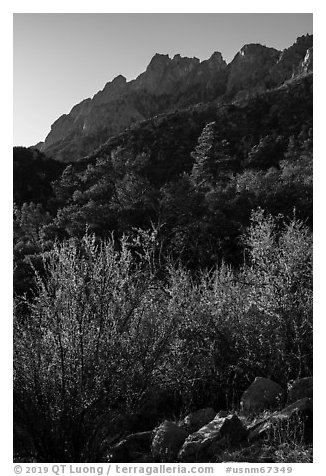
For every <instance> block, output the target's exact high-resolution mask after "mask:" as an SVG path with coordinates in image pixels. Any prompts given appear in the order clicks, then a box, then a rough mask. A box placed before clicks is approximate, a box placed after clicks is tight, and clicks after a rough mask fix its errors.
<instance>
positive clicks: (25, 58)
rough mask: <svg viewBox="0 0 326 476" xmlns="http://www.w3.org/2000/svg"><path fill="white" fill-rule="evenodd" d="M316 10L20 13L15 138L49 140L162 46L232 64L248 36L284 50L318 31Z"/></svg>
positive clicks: (17, 140) (168, 51) (138, 70)
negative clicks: (55, 127)
mask: <svg viewBox="0 0 326 476" xmlns="http://www.w3.org/2000/svg"><path fill="white" fill-rule="evenodd" d="M312 17H313V15H312V14H309V13H288V14H286V13H279V14H278V13H257V14H255V13H241V14H236V13H232V14H228V13H179V14H177V13H145V14H143V13H121V14H119V13H93V14H90V13H16V14H14V15H13V23H14V36H13V66H14V74H13V92H14V95H13V96H14V110H13V115H14V145H23V146H31V145H34V144H36V143H37V142H39V141H43V140H44V139H45V137H46V136H47V134H48V133H49V132H50V127H51V124H52V123H53V122H54V121H55V120H56V119H57V118H58V117H60V116H61V115H62V114H67V113H69V111H70V110H71V108H72V107H73V106H74V105H75V104H77V103H79V102H80V101H82V100H83V99H86V98H88V97H92V96H94V94H95V93H96V92H97V91H99V90H101V89H103V87H104V86H105V84H106V83H107V82H108V81H112V79H113V78H114V77H116V76H118V75H119V74H122V75H123V76H125V77H126V78H127V80H128V81H129V80H131V79H134V78H136V77H137V76H138V75H139V74H140V73H142V72H143V71H144V70H145V69H146V67H147V65H148V63H149V62H150V60H151V58H152V57H153V55H154V54H155V53H163V54H169V55H170V56H171V57H173V56H174V54H177V53H179V54H181V56H189V57H194V56H196V57H197V58H199V59H200V60H204V59H207V58H209V57H210V56H211V55H212V53H213V52H214V51H220V52H221V53H222V55H223V57H224V59H225V60H226V61H227V62H228V63H229V62H230V61H231V60H232V59H233V57H234V56H235V54H236V53H237V52H238V51H239V49H240V48H241V47H242V46H243V45H245V44H247V43H261V44H263V45H266V46H271V47H274V48H277V49H280V50H282V49H284V48H287V47H289V46H290V45H292V44H293V43H294V42H295V40H296V38H297V37H298V36H301V35H304V34H306V33H312V32H313V31H312Z"/></svg>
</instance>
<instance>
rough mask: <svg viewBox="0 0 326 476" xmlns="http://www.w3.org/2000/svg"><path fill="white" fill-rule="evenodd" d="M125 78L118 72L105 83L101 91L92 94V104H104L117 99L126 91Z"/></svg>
mask: <svg viewBox="0 0 326 476" xmlns="http://www.w3.org/2000/svg"><path fill="white" fill-rule="evenodd" d="M126 86H127V80H126V78H125V77H124V76H122V75H121V74H119V76H117V77H116V78H114V79H113V80H112V81H111V82H108V83H106V85H105V86H104V88H103V89H102V91H99V92H98V93H96V94H95V95H94V96H93V100H92V105H99V104H105V103H107V102H111V101H113V100H116V99H118V98H119V97H120V96H121V95H122V94H124V92H125V91H126Z"/></svg>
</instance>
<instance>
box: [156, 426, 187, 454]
mask: <svg viewBox="0 0 326 476" xmlns="http://www.w3.org/2000/svg"><path fill="white" fill-rule="evenodd" d="M188 435H189V433H188V431H186V430H185V429H184V428H181V427H179V426H178V425H177V424H176V423H173V422H172V421H165V422H164V423H162V424H161V425H160V426H159V427H158V428H157V429H156V430H155V434H154V438H153V441H152V455H153V458H154V461H155V462H157V463H172V462H173V461H175V460H176V456H177V454H178V451H179V449H180V448H181V446H182V444H183V442H184V441H185V439H186V438H187V436H188Z"/></svg>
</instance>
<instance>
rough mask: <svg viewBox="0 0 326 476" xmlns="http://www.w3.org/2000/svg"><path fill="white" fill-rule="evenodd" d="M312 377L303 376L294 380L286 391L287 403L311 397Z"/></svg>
mask: <svg viewBox="0 0 326 476" xmlns="http://www.w3.org/2000/svg"><path fill="white" fill-rule="evenodd" d="M312 387H313V378H312V377H305V378H300V379H298V380H295V381H294V382H293V384H292V385H291V387H290V390H289V391H288V399H287V401H288V403H292V402H296V401H297V400H301V399H302V398H305V397H309V398H312Z"/></svg>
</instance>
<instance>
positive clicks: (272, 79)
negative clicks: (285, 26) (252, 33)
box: [40, 35, 313, 162]
mask: <svg viewBox="0 0 326 476" xmlns="http://www.w3.org/2000/svg"><path fill="white" fill-rule="evenodd" d="M312 40H313V39H312V35H305V36H302V37H300V38H298V39H297V41H296V42H295V43H294V44H293V45H292V46H291V47H290V48H287V49H285V50H284V51H278V50H276V49H275V48H268V47H266V46H263V45H259V44H249V45H245V46H244V47H243V48H241V50H240V51H239V52H238V53H237V54H236V55H235V57H234V59H233V60H232V61H231V63H230V64H228V65H227V63H226V62H225V61H224V59H223V57H222V55H221V53H219V52H215V53H213V54H212V56H211V57H210V58H209V59H207V60H204V61H202V62H200V60H199V59H198V58H186V57H181V56H180V55H178V54H177V55H175V56H174V57H173V58H170V57H169V56H168V55H164V54H156V55H155V56H154V57H153V58H152V60H151V61H150V63H149V65H148V66H147V68H146V71H145V72H144V73H142V74H140V75H139V76H138V77H137V78H136V79H135V80H132V81H129V82H128V81H127V80H126V78H125V77H124V76H122V75H119V76H117V77H116V78H115V79H113V81H111V82H108V83H107V84H106V85H105V87H104V88H103V90H101V91H99V92H98V93H97V94H95V95H94V96H93V98H88V99H85V100H84V101H82V102H81V103H79V104H77V105H76V106H74V107H73V108H72V110H71V111H70V113H69V114H64V115H62V116H61V117H59V119H57V120H56V121H55V122H54V124H52V126H51V131H50V133H49V134H48V136H47V137H46V139H45V141H44V143H43V144H40V150H41V151H42V152H44V153H46V154H47V155H49V156H51V157H53V158H55V159H57V160H59V161H63V162H73V161H76V160H79V159H81V158H82V157H83V156H86V155H88V154H89V153H91V152H92V151H93V150H94V149H96V148H97V147H98V146H100V145H101V144H103V143H104V142H106V141H107V140H108V139H109V138H110V137H112V136H115V135H116V134H119V133H120V132H122V131H123V130H124V129H126V128H128V127H129V126H130V125H131V124H134V123H137V122H140V121H143V120H146V119H149V118H150V117H153V116H156V115H159V114H162V113H165V112H168V111H171V110H176V109H180V108H184V107H187V106H191V105H194V104H197V103H201V102H209V101H214V100H217V101H219V102H223V101H229V100H232V99H233V98H236V97H241V96H243V95H246V94H248V93H249V94H253V93H256V92H259V91H264V90H266V89H270V88H273V87H276V86H278V85H280V84H282V83H284V82H285V81H287V80H291V78H293V77H295V76H296V75H298V74H307V73H308V72H310V71H311V69H312V59H311V58H312Z"/></svg>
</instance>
